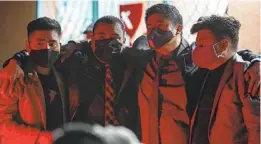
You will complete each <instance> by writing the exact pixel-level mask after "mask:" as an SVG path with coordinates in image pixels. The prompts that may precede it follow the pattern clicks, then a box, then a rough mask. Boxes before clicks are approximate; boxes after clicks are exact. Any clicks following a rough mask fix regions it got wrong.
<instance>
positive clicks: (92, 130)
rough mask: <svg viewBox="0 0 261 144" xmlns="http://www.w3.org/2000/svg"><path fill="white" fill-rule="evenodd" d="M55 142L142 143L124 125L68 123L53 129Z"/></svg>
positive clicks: (72, 143) (84, 143) (89, 143)
mask: <svg viewBox="0 0 261 144" xmlns="http://www.w3.org/2000/svg"><path fill="white" fill-rule="evenodd" d="M53 141H54V144H140V142H139V141H138V139H137V137H136V136H135V134H134V133H132V132H131V131H130V130H129V129H127V128H125V127H122V126H110V125H109V126H106V127H102V126H100V125H93V126H92V125H89V124H84V123H68V124H65V125H64V126H63V127H62V128H58V129H56V130H54V131H53Z"/></svg>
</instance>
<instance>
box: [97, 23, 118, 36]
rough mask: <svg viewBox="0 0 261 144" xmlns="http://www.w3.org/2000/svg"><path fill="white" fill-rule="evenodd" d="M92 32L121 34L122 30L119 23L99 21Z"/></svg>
mask: <svg viewBox="0 0 261 144" xmlns="http://www.w3.org/2000/svg"><path fill="white" fill-rule="evenodd" d="M94 33H116V34H122V33H123V30H122V27H121V25H120V24H119V23H114V24H108V23H102V22H101V23H99V24H98V25H97V27H96V28H95V30H94Z"/></svg>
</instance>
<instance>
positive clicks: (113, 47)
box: [94, 39, 122, 64]
mask: <svg viewBox="0 0 261 144" xmlns="http://www.w3.org/2000/svg"><path fill="white" fill-rule="evenodd" d="M121 47H122V44H121V43H120V42H119V41H117V40H116V39H103V40H96V41H95V52H94V53H95V55H96V56H97V58H98V59H99V60H101V61H102V62H105V63H108V64H110V63H111V61H112V59H113V57H115V56H117V55H119V54H120V51H121Z"/></svg>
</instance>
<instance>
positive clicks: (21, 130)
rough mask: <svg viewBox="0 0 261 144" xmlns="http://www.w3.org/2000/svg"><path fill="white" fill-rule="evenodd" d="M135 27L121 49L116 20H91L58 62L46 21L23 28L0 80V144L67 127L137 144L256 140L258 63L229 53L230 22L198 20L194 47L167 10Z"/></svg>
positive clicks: (235, 29) (234, 30)
mask: <svg viewBox="0 0 261 144" xmlns="http://www.w3.org/2000/svg"><path fill="white" fill-rule="evenodd" d="M145 22H146V27H147V35H144V36H141V37H139V38H138V39H137V40H136V41H135V42H134V44H133V46H132V47H131V48H129V47H125V46H124V42H125V40H126V39H125V35H126V30H125V27H124V24H123V23H122V21H121V20H120V19H119V18H117V17H114V16H104V17H102V18H99V19H98V20H97V21H96V22H95V23H94V25H93V37H92V39H91V41H82V42H75V41H69V42H68V44H66V45H64V46H63V47H64V49H65V50H66V51H67V54H66V55H59V53H60V50H61V44H60V38H61V34H62V32H61V27H60V24H59V23H58V22H57V21H56V20H53V19H50V18H47V17H42V18H38V19H36V20H33V21H32V22H30V23H29V24H28V27H27V32H28V40H27V41H26V44H25V47H26V51H21V52H19V53H17V54H16V55H15V56H14V57H13V58H11V59H10V60H8V61H7V62H6V65H5V68H3V70H2V72H1V74H0V75H1V78H3V80H1V83H0V84H1V89H2V91H1V94H0V137H1V140H2V142H3V144H9V143H10V144H13V143H17V142H18V141H26V142H27V143H28V144H34V143H39V144H48V143H52V135H51V133H50V131H52V130H53V129H55V128H58V127H59V126H60V125H62V124H64V123H67V122H77V121H80V122H86V123H90V124H100V125H109V124H110V125H116V126H117V125H122V126H125V127H127V128H129V129H131V130H132V131H133V132H134V133H135V134H136V136H137V137H138V138H139V139H140V141H141V142H142V143H145V144H173V143H177V144H187V143H190V144H216V143H225V144H232V143H251V144H252V143H253V144H255V143H259V141H260V137H259V134H260V123H259V121H260V112H259V108H260V106H259V104H260V100H259V96H258V95H259V93H258V92H259V91H260V90H259V86H260V79H259V78H260V74H259V71H258V70H257V69H259V67H260V66H259V64H260V56H259V55H255V54H253V53H251V52H250V51H241V52H239V53H237V48H238V41H239V37H238V35H239V29H240V22H239V21H238V20H236V19H235V18H233V17H222V16H216V15H212V16H206V17H201V18H200V19H199V20H198V21H197V22H196V23H195V24H194V25H193V26H192V28H191V33H192V34H194V33H197V38H196V42H195V43H194V45H190V44H189V43H188V42H187V41H186V40H185V39H184V38H183V37H182V28H183V20H182V16H181V14H180V13H179V11H178V10H177V8H176V7H174V6H172V5H169V4H156V5H153V6H151V7H150V8H148V9H147V10H146V16H145ZM70 52H73V53H72V54H71V55H70V54H68V53H70ZM239 55H241V56H242V57H241V56H239ZM253 75H254V76H253ZM248 76H251V77H250V80H249V81H246V77H248ZM9 78H10V79H9ZM6 88H9V89H10V90H9V92H8V90H7V89H6ZM220 138H221V139H220Z"/></svg>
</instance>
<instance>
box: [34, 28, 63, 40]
mask: <svg viewBox="0 0 261 144" xmlns="http://www.w3.org/2000/svg"><path fill="white" fill-rule="evenodd" d="M30 37H31V38H36V39H48V40H59V39H60V35H59V34H58V32H57V31H56V30H36V31H34V32H33V33H32V34H31V35H30Z"/></svg>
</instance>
